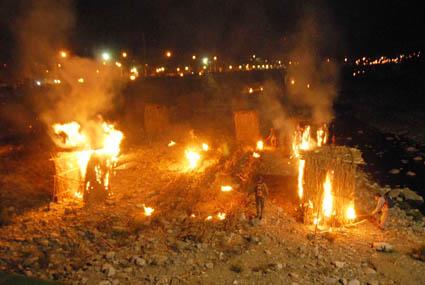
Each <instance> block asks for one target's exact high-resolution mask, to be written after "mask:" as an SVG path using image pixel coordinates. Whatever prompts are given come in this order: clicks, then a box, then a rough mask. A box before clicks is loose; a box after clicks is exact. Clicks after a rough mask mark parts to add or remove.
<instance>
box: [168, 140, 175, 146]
mask: <svg viewBox="0 0 425 285" xmlns="http://www.w3.org/2000/svg"><path fill="white" fill-rule="evenodd" d="M175 145H176V142H175V141H170V142H169V143H168V146H169V147H172V146H175Z"/></svg>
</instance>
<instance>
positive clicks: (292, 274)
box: [288, 272, 299, 279]
mask: <svg viewBox="0 0 425 285" xmlns="http://www.w3.org/2000/svg"><path fill="white" fill-rule="evenodd" d="M288 275H289V277H292V278H295V279H298V277H299V275H298V274H297V273H295V272H289V274H288Z"/></svg>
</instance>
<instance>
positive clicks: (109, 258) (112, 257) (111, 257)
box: [105, 251, 115, 260]
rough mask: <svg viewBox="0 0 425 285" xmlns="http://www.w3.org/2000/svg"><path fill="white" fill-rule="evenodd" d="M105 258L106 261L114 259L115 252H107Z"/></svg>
mask: <svg viewBox="0 0 425 285" xmlns="http://www.w3.org/2000/svg"><path fill="white" fill-rule="evenodd" d="M105 257H106V259H108V260H113V259H114V258H115V252H114V251H109V252H107V253H106V255H105Z"/></svg>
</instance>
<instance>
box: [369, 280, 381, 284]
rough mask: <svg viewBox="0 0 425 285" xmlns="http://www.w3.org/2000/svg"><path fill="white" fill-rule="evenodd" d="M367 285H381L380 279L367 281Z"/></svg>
mask: <svg viewBox="0 0 425 285" xmlns="http://www.w3.org/2000/svg"><path fill="white" fill-rule="evenodd" d="M367 285H379V281H377V280H371V281H368V282H367Z"/></svg>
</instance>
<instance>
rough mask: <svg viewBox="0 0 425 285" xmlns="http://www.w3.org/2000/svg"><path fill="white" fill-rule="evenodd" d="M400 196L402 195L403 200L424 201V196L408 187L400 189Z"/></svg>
mask: <svg viewBox="0 0 425 285" xmlns="http://www.w3.org/2000/svg"><path fill="white" fill-rule="evenodd" d="M401 196H403V197H404V199H405V200H409V201H414V202H418V203H420V204H422V203H423V202H424V198H423V197H422V196H420V195H418V194H416V192H414V191H412V190H410V189H409V188H403V189H402V190H401Z"/></svg>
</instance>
